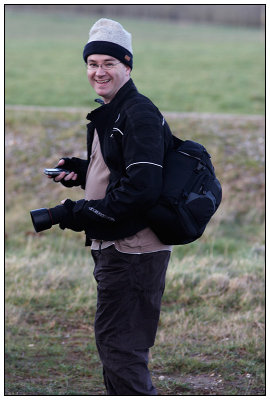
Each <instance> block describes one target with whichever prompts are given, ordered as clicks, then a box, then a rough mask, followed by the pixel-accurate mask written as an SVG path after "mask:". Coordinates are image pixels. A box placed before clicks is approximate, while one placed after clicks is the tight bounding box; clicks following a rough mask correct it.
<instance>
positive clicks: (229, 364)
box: [5, 110, 265, 396]
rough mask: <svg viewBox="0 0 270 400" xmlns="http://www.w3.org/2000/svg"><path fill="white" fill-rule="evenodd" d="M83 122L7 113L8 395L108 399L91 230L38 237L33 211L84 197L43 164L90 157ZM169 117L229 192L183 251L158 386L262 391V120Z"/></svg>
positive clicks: (167, 311)
mask: <svg viewBox="0 0 270 400" xmlns="http://www.w3.org/2000/svg"><path fill="white" fill-rule="evenodd" d="M84 117H85V116H84V114H83V113H67V112H66V113H65V112H60V111H59V112H38V111H16V112H14V111H11V110H8V111H6V282H5V284H6V288H5V295H6V334H5V340H6V364H5V373H6V377H5V385H6V387H5V391H6V392H5V393H6V395H104V394H105V393H104V387H103V380H102V371H101V365H100V362H99V359H98V355H97V351H96V347H95V341H94V332H93V322H94V312H95V304H96V287H95V282H94V278H93V275H92V271H93V265H92V261H91V257H90V253H89V249H88V248H85V247H84V238H83V235H82V234H81V233H79V234H76V233H74V232H71V231H64V232H63V231H61V230H59V228H58V227H53V228H52V229H51V230H49V231H45V232H43V233H40V234H34V232H33V227H32V224H31V221H30V215H29V210H30V209H34V208H39V207H50V206H54V205H56V204H59V202H60V200H61V199H63V198H66V197H70V198H72V199H74V200H75V199H79V198H81V197H82V196H83V192H82V191H80V189H69V190H68V189H65V188H63V187H60V186H59V185H57V184H55V183H53V182H49V181H48V180H47V179H46V178H45V177H43V176H42V171H43V168H44V167H46V166H48V165H54V164H55V161H56V160H57V159H58V158H59V157H60V156H62V155H63V154H65V155H66V156H71V155H77V156H80V157H84V156H85V119H84ZM169 123H170V125H171V127H172V129H173V131H174V133H175V134H177V135H180V136H181V137H182V138H183V137H185V138H191V136H192V139H193V140H199V141H200V142H201V143H203V144H205V145H206V147H207V148H208V150H209V152H210V153H211V154H212V158H213V162H214V164H215V167H216V172H217V175H218V176H219V177H220V179H221V182H222V186H223V191H224V197H223V202H222V205H221V207H220V209H219V210H218V212H217V214H216V216H215V217H214V219H213V221H212V222H211V224H210V225H209V227H208V228H207V230H206V232H205V235H204V236H203V237H202V238H201V239H200V240H198V241H197V242H195V243H193V244H190V245H186V246H176V247H175V248H174V251H173V255H172V259H171V262H170V265H169V269H168V275H167V285H166V290H165V294H164V298H163V307H162V313H161V320H160V325H159V330H158V335H157V340H156V345H155V347H154V348H152V349H151V361H150V368H151V371H152V374H153V381H154V383H155V385H156V386H157V389H158V392H159V394H161V395H223V396H229V395H245V396H246V395H264V393H265V378H264V367H265V364H264V351H265V348H264V333H265V331H264V120H263V118H244V117H243V118H242V117H241V118H240V117H235V118H228V117H226V116H224V118H223V119H222V118H216V117H214V116H213V117H211V118H209V119H204V118H203V119H200V118H197V119H195V118H188V117H187V118H181V119H180V118H173V119H170V120H169ZM191 132H192V134H191ZM63 149H66V150H65V152H64V153H63Z"/></svg>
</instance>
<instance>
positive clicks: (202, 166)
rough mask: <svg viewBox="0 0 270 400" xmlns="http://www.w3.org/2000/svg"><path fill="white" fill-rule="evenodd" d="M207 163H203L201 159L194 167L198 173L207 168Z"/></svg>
mask: <svg viewBox="0 0 270 400" xmlns="http://www.w3.org/2000/svg"><path fill="white" fill-rule="evenodd" d="M205 168H206V167H205V164H204V163H202V162H201V161H199V162H198V164H197V166H196V168H195V169H194V172H196V173H197V174H198V173H199V172H201V171H203V170H205Z"/></svg>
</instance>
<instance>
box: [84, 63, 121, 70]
mask: <svg viewBox="0 0 270 400" xmlns="http://www.w3.org/2000/svg"><path fill="white" fill-rule="evenodd" d="M107 62H108V63H110V64H113V65H112V66H111V67H109V68H108V67H105V68H104V63H103V64H98V63H94V62H92V63H91V64H95V65H96V67H94V68H93V67H91V66H90V64H88V63H86V68H87V69H88V70H89V71H97V70H98V69H99V68H102V69H103V70H104V71H109V70H110V69H113V68H114V67H115V66H116V65H118V64H121V61H118V62H113V61H112V62H111V61H107Z"/></svg>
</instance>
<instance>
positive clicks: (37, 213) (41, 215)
mask: <svg viewBox="0 0 270 400" xmlns="http://www.w3.org/2000/svg"><path fill="white" fill-rule="evenodd" d="M30 215H31V218H32V222H33V225H34V228H35V231H36V232H41V231H44V230H45V229H50V228H51V227H52V219H51V217H50V214H49V211H48V209H47V208H38V209H37V210H32V211H30Z"/></svg>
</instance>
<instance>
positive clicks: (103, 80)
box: [87, 54, 130, 103]
mask: <svg viewBox="0 0 270 400" xmlns="http://www.w3.org/2000/svg"><path fill="white" fill-rule="evenodd" d="M109 62H111V63H113V64H115V66H114V67H113V68H111V69H110V70H106V71H105V70H104V69H103V68H102V67H98V68H97V69H96V70H91V69H89V68H87V77H88V81H89V82H90V85H91V86H92V87H93V89H94V90H95V92H96V93H97V94H98V95H99V96H101V97H102V98H103V99H104V101H105V103H109V102H110V101H111V100H112V99H113V98H114V96H115V95H116V93H117V92H118V90H119V89H120V88H121V87H122V86H123V85H124V84H125V83H126V82H127V81H128V80H129V78H130V75H129V74H130V67H128V66H127V65H125V64H122V63H119V60H117V59H116V58H114V57H111V56H107V55H103V54H91V55H90V56H88V57H87V64H90V63H91V64H92V63H93V64H97V65H101V64H104V63H109Z"/></svg>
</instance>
